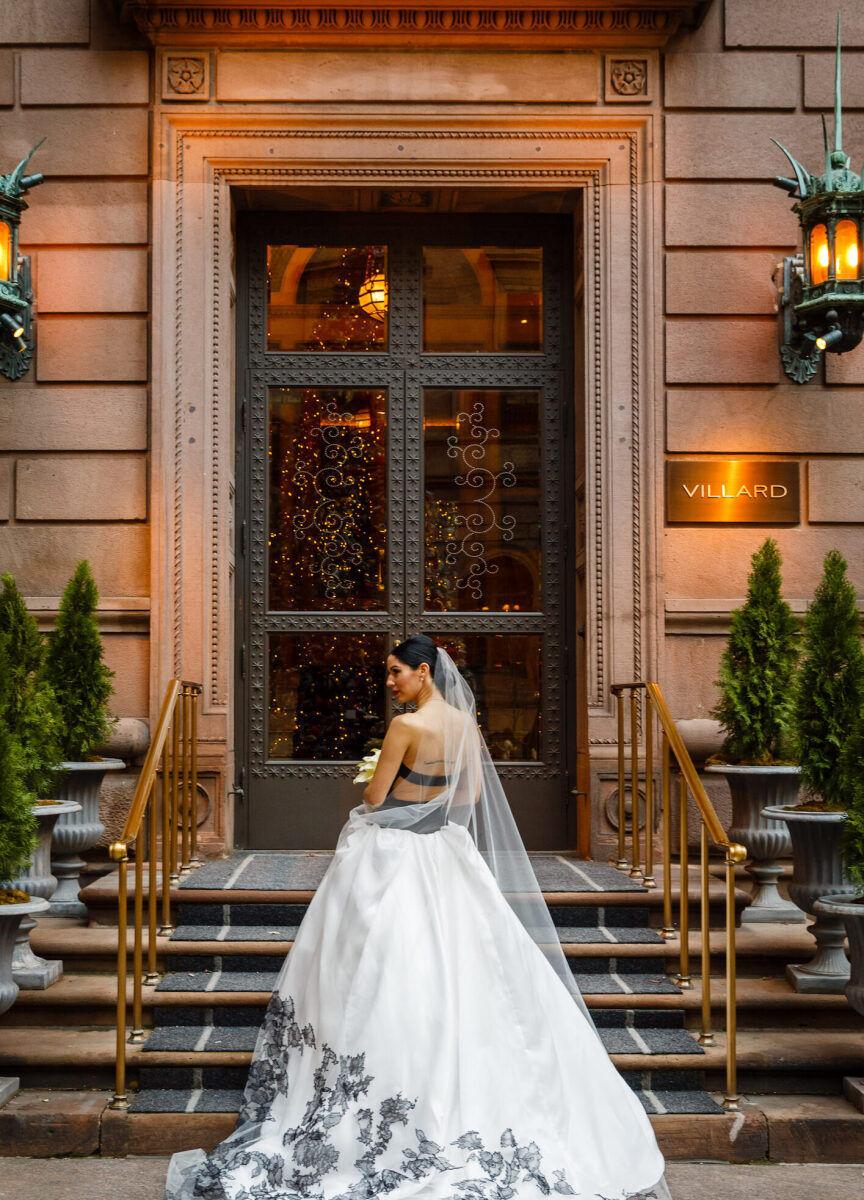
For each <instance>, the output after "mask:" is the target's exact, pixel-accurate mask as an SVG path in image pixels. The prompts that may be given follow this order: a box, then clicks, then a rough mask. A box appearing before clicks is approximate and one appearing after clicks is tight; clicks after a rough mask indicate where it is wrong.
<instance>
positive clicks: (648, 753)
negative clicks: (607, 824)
mask: <svg viewBox="0 0 864 1200" xmlns="http://www.w3.org/2000/svg"><path fill="white" fill-rule="evenodd" d="M653 741H654V706H653V704H652V701H651V697H650V696H649V695H648V694H647V692H646V694H645V875H644V876H643V879H642V882H643V883H644V885H645V887H647V888H653V887H656V886H657V884H656V883H655V881H654V746H653Z"/></svg>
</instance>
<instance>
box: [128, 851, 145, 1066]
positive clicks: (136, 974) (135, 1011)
mask: <svg viewBox="0 0 864 1200" xmlns="http://www.w3.org/2000/svg"><path fill="white" fill-rule="evenodd" d="M142 842H143V838H142V837H141V834H140V833H139V835H138V837H137V838H136V839H135V843H134V845H135V910H134V911H135V926H134V929H133V931H132V935H133V939H134V940H133V944H132V1032H131V1033H130V1034H129V1041H130V1042H143V1041H144V1012H143V1007H144V1006H143V1003H142V996H141V981H142V977H143V973H144V945H143V942H144V863H143V861H142V858H143V855H142Z"/></svg>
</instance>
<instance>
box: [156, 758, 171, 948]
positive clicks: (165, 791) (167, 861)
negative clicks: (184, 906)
mask: <svg viewBox="0 0 864 1200" xmlns="http://www.w3.org/2000/svg"><path fill="white" fill-rule="evenodd" d="M168 775H169V766H168V739H167V738H166V739H165V744H164V746H163V747H162V788H161V794H162V924H161V926H160V927H159V932H160V933H161V934H168V933H173V932H174V926H173V925H172V924H171V886H170V878H171V781H170V779H169V777H168Z"/></svg>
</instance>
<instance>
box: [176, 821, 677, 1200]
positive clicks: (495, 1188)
mask: <svg viewBox="0 0 864 1200" xmlns="http://www.w3.org/2000/svg"><path fill="white" fill-rule="evenodd" d="M365 812H368V810H365V809H364V807H363V806H360V807H359V808H356V809H354V810H353V811H352V813H351V814H350V816H349V819H348V821H347V822H346V824H345V826H344V827H343V829H342V832H341V834H340V836H339V841H338V844H337V846H336V850H335V853H334V856H333V859H332V862H331V864H330V866H329V867H328V869H327V871H326V873H325V875H324V877H323V879H322V880H321V883H320V885H319V887H318V889H317V891H316V893H315V896H314V898H313V899H312V901H311V903H310V905H309V908H308V910H307V913H306V915H305V916H304V918H303V921H302V924H301V925H300V928H299V929H298V931H297V937H296V940H295V942H294V945H293V947H292V949H291V952H290V954H289V955H288V956H287V957H286V959H285V962H284V964H283V966H282V969H281V971H280V973H279V977H278V980H277V983H276V987H275V989H274V992H273V995H272V997H271V999H270V1003H269V1005H268V1008H267V1014H266V1017H265V1019H264V1023H263V1025H262V1028H261V1031H260V1033H259V1035H258V1042H257V1045H256V1049H255V1053H254V1056H253V1063H252V1067H251V1070H250V1074H249V1079H248V1082H247V1085H246V1090H245V1093H244V1099H243V1104H242V1109H241V1113H240V1116H239V1118H238V1123H237V1127H236V1128H235V1131H234V1132H233V1133H232V1134H231V1135H230V1136H229V1137H228V1138H227V1139H226V1140H225V1141H224V1142H222V1143H221V1144H220V1145H219V1146H217V1147H216V1149H215V1150H213V1151H212V1152H211V1153H210V1154H208V1155H205V1154H204V1152H203V1151H201V1150H190V1151H184V1152H181V1153H178V1154H175V1155H174V1156H173V1158H172V1159H171V1163H170V1166H169V1170H168V1178H167V1185H166V1192H165V1200H193V1197H194V1198H195V1200H226V1198H227V1200H271V1198H272V1200H301V1198H303V1200H336V1198H337V1197H338V1198H339V1200H342V1198H346V1200H347V1198H350V1200H366V1198H370V1197H378V1196H387V1197H389V1198H390V1200H408V1198H409V1197H410V1198H411V1200H421V1198H422V1200H444V1198H445V1197H446V1198H451V1200H511V1198H515V1200H523V1198H524V1200H537V1198H538V1197H540V1196H543V1195H549V1194H550V1193H556V1194H558V1195H564V1196H578V1197H580V1198H582V1200H623V1198H624V1197H633V1196H638V1195H642V1194H645V1195H646V1196H649V1197H656V1198H657V1200H663V1198H664V1197H665V1198H669V1193H668V1190H667V1188H666V1185H665V1182H664V1181H663V1178H662V1176H663V1158H662V1156H661V1154H660V1151H659V1149H658V1147H657V1143H656V1141H655V1138H654V1134H653V1131H652V1129H651V1126H650V1123H649V1121H648V1118H647V1116H646V1115H645V1112H644V1111H643V1109H642V1106H641V1104H640V1103H639V1101H638V1099H637V1098H636V1096H635V1095H634V1093H633V1092H632V1091H631V1089H630V1088H629V1087H628V1086H627V1084H626V1083H625V1082H624V1080H623V1079H622V1078H621V1076H620V1075H619V1074H618V1072H617V1071H616V1069H615V1067H614V1065H613V1064H612V1062H611V1060H610V1059H609V1057H608V1055H607V1054H606V1051H605V1050H604V1048H603V1046H602V1045H601V1043H600V1041H599V1039H598V1038H597V1036H596V1035H595V1033H594V1031H593V1030H592V1029H591V1028H590V1026H589V1024H588V1022H587V1021H586V1019H585V1018H584V1017H583V1015H582V1013H581V1012H580V1011H579V1009H578V1007H577V1006H576V1004H575V1003H574V1001H573V999H572V997H571V996H570V994H569V993H568V991H567V989H566V987H565V986H564V985H563V983H562V982H561V980H560V979H559V978H558V976H557V975H556V974H555V971H554V969H553V968H552V967H551V965H550V964H549V963H548V962H547V961H546V958H545V956H544V954H543V952H542V950H541V949H540V948H539V947H538V945H537V944H536V943H535V942H534V941H533V939H532V938H531V936H530V935H529V934H528V933H527V932H526V930H525V929H524V928H523V926H522V924H521V922H520V921H519V919H518V918H517V917H516V916H515V914H514V913H513V910H512V909H511V908H510V906H509V905H508V903H507V901H506V899H505V898H504V896H503V894H502V893H501V891H500V889H499V887H498V884H497V883H496V881H495V878H494V876H493V875H492V873H491V872H490V870H489V868H488V867H487V865H486V863H485V862H484V860H483V857H482V855H481V854H480V853H479V852H478V850H477V848H476V846H475V844H474V842H473V840H472V838H471V836H470V834H469V833H468V832H467V830H466V829H464V828H463V827H462V826H461V825H457V824H448V825H445V826H444V827H443V828H441V829H438V830H436V831H435V832H434V833H430V834H422V835H418V834H417V833H414V832H412V831H410V830H404V829H395V828H386V827H384V826H380V825H378V824H376V823H375V822H374V821H371V820H370V819H369V818H368V817H366V816H364V813H365Z"/></svg>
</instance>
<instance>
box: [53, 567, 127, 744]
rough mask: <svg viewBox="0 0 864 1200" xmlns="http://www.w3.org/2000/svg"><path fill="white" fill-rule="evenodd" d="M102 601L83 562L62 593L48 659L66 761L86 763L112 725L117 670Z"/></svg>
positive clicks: (61, 742) (88, 569)
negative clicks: (110, 658)
mask: <svg viewBox="0 0 864 1200" xmlns="http://www.w3.org/2000/svg"><path fill="white" fill-rule="evenodd" d="M98 599H99V593H98V592H97V590H96V584H95V582H94V580H93V576H92V575H91V573H90V564H89V563H88V562H87V561H86V559H85V560H82V561H81V562H79V563H78V566H77V567H76V568H75V573H74V574H73V576H72V578H71V579H70V580H69V582H68V584H67V585H66V590H65V591H64V592H63V598H62V599H61V601H60V609H59V611H58V613H57V624H56V626H55V628H54V632H53V633H52V634H51V635H50V637H49V639H48V651H47V654H46V660H45V674H46V677H47V680H48V682H49V684H50V685H51V687H52V688H53V689H54V694H55V696H56V698H57V703H58V705H59V708H60V714H61V721H62V726H61V730H60V747H61V751H62V753H63V757H64V758H65V759H66V760H67V761H73V762H83V761H86V760H87V759H88V758H89V757H91V756H92V753H93V750H94V748H95V747H96V746H98V745H100V744H101V743H102V742H104V741H105V740H106V738H107V737H108V735H109V734H110V732H111V728H112V726H113V719H112V718H111V717H110V715H109V712H108V701H109V700H110V698H111V694H112V692H113V686H112V684H111V680H112V678H113V676H114V672H113V671H111V670H109V668H108V667H107V666H106V664H105V663H104V662H103V660H102V638H101V636H100V634H99V625H98V623H97V620H96V603H97V601H98Z"/></svg>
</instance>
